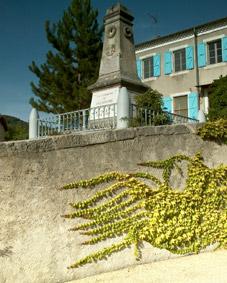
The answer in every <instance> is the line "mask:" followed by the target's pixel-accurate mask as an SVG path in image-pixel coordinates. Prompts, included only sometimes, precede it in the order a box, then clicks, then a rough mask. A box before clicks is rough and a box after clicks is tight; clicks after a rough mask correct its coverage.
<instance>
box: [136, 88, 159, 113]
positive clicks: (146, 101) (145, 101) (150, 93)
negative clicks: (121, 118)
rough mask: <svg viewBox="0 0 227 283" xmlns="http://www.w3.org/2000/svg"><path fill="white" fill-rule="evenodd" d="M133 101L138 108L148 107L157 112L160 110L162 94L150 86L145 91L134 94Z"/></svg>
mask: <svg viewBox="0 0 227 283" xmlns="http://www.w3.org/2000/svg"><path fill="white" fill-rule="evenodd" d="M135 101H136V106H137V107H138V108H149V109H152V110H154V111H157V112H161V110H162V106H163V101H162V94H161V93H159V92H158V91H157V90H153V89H151V88H150V89H148V90H147V91H146V92H145V93H143V94H139V95H136V96H135Z"/></svg>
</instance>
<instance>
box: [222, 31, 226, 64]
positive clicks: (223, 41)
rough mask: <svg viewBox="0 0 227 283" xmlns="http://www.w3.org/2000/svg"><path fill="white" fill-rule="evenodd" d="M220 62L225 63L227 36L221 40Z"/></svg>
mask: <svg viewBox="0 0 227 283" xmlns="http://www.w3.org/2000/svg"><path fill="white" fill-rule="evenodd" d="M222 61H223V62H227V36H225V37H223V38H222Z"/></svg>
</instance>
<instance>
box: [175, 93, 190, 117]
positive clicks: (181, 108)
mask: <svg viewBox="0 0 227 283" xmlns="http://www.w3.org/2000/svg"><path fill="white" fill-rule="evenodd" d="M173 109H174V113H175V114H177V115H181V116H185V117H188V96H187V95H183V96H176V97H174V98H173Z"/></svg>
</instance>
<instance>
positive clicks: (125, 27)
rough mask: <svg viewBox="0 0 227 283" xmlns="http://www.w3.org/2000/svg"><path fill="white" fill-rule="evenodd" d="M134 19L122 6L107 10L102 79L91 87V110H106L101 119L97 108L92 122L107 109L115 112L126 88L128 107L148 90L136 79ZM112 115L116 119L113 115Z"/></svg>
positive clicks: (100, 74)
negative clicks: (109, 107) (101, 108)
mask: <svg viewBox="0 0 227 283" xmlns="http://www.w3.org/2000/svg"><path fill="white" fill-rule="evenodd" d="M133 19H134V17H133V16H132V15H131V13H130V12H129V10H128V9H127V8H125V7H124V6H122V5H121V4H117V5H115V6H113V7H112V8H110V9H108V10H107V13H106V16H105V18H104V25H105V34H104V44H103V51H102V58H101V63H100V69H99V78H98V80H97V82H96V83H95V84H93V85H91V86H90V87H89V89H90V90H91V91H92V101H91V108H94V109H96V108H97V107H98V108H100V107H103V110H102V111H101V112H102V113H103V114H102V115H101V117H100V113H99V111H98V108H97V111H95V114H94V115H95V116H94V117H93V119H103V118H104V116H105V114H107V113H106V111H107V110H106V109H108V106H111V107H112V109H113V108H114V105H115V106H116V105H117V103H118V98H119V93H120V90H121V88H123V87H126V88H127V90H128V92H127V96H128V97H129V98H128V99H129V103H132V102H133V97H134V96H135V95H136V94H140V93H144V92H145V91H146V90H147V89H148V86H147V85H145V84H143V83H142V82H141V80H140V79H139V77H138V75H137V68H136V56H135V47H134V38H133V30H132V26H133ZM121 101H124V100H121ZM122 103H123V102H122ZM106 107H107V108H106ZM115 110H116V108H115V109H114V111H115ZM108 111H109V110H108ZM110 114H111V115H117V113H113V111H112V112H111V113H110ZM98 115H99V117H98ZM105 117H106V116H105ZM111 118H112V117H111Z"/></svg>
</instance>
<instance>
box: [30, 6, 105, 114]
mask: <svg viewBox="0 0 227 283" xmlns="http://www.w3.org/2000/svg"><path fill="white" fill-rule="evenodd" d="M97 16H98V12H97V10H94V9H93V8H92V7H91V1H90V0H72V3H71V5H70V7H69V8H68V9H67V10H66V11H65V12H64V15H63V17H62V19H61V20H60V21H59V22H58V23H56V24H50V22H49V21H47V22H46V26H45V29H46V34H47V40H48V42H49V43H50V44H51V45H52V50H51V51H48V53H47V55H46V62H45V63H43V64H41V66H40V67H39V66H37V65H36V63H35V62H34V61H33V62H32V64H31V65H30V66H29V69H30V70H31V71H32V72H33V73H34V74H35V75H36V76H37V77H38V84H37V85H36V84H34V83H33V82H32V83H31V87H32V91H33V92H34V94H35V96H36V98H35V99H34V98H32V99H31V100H30V104H31V105H32V106H33V107H35V108H36V109H37V110H39V111H44V112H53V113H62V112H68V111H74V110H78V109H83V108H86V107H89V105H90V101H91V93H90V92H89V91H88V90H87V86H88V85H90V84H92V83H94V82H95V80H96V79H97V76H98V69H99V61H100V57H101V49H102V39H101V38H102V30H103V29H102V28H100V27H99V25H98V22H97Z"/></svg>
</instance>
